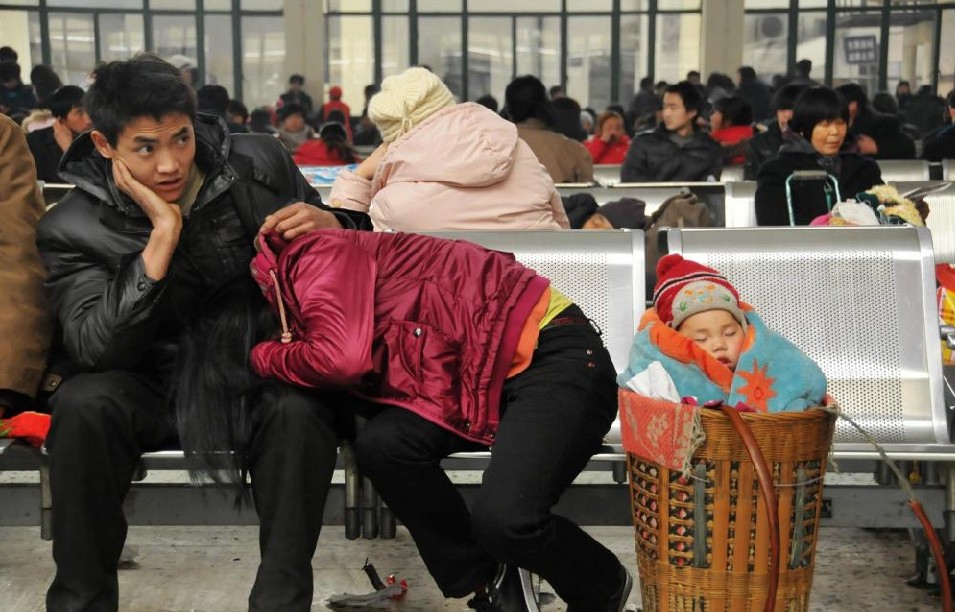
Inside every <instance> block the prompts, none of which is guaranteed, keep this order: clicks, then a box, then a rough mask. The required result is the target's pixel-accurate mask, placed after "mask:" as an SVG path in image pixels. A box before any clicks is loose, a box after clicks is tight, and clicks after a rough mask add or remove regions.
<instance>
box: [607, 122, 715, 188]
mask: <svg viewBox="0 0 955 612" xmlns="http://www.w3.org/2000/svg"><path fill="white" fill-rule="evenodd" d="M722 169H723V147H721V146H720V144H719V143H718V142H716V141H715V140H713V139H712V138H710V135H709V134H706V133H704V132H701V131H699V130H696V131H695V132H693V135H692V136H691V137H690V139H689V140H688V141H687V142H686V143H684V144H683V145H682V146H681V145H678V144H676V143H675V142H673V140H672V139H671V138H670V133H669V132H668V131H667V130H666V128H665V127H663V125H662V124H661V125H660V127H658V128H657V129H656V130H654V131H652V132H644V133H643V134H637V135H636V136H635V137H634V139H633V141H632V142H631V143H630V149H629V150H628V151H627V157H626V159H624V161H623V165H622V166H621V168H620V180H622V181H623V182H625V183H635V182H646V181H654V182H656V181H705V180H707V179H708V178H709V177H711V176H712V177H713V178H714V180H715V179H718V178H719V176H720V171H721V170H722Z"/></svg>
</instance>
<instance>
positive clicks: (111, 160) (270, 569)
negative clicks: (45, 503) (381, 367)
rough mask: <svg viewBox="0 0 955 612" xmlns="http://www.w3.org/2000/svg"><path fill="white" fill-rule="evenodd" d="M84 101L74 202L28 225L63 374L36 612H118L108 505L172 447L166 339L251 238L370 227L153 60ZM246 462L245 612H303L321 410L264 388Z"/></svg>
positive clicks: (171, 349)
mask: <svg viewBox="0 0 955 612" xmlns="http://www.w3.org/2000/svg"><path fill="white" fill-rule="evenodd" d="M95 77H96V81H95V83H94V84H93V86H92V87H91V88H90V90H89V92H88V93H87V97H86V109H87V112H88V113H89V115H90V117H91V119H92V122H93V130H92V131H91V132H89V133H87V134H84V135H83V136H81V137H80V138H79V139H77V141H76V142H74V144H73V146H72V147H71V148H70V150H69V151H68V152H67V154H66V155H65V157H64V159H63V161H62V163H61V165H60V176H61V177H63V178H64V179H65V180H67V181H70V182H72V183H74V184H75V185H76V189H75V190H73V191H72V192H71V193H70V194H69V195H67V196H66V198H64V200H63V201H61V202H60V203H59V204H58V205H57V206H56V207H55V208H54V209H52V210H51V211H50V212H49V213H48V214H47V215H46V216H45V217H44V218H43V219H42V220H41V221H40V223H39V226H38V228H37V244H38V247H39V250H40V254H41V256H42V258H43V261H44V263H45V264H46V267H47V270H48V271H49V277H48V281H47V287H48V290H49V294H50V298H51V301H52V305H53V310H54V313H55V315H56V317H57V319H58V322H59V326H60V328H61V331H62V335H61V337H60V338H59V340H60V342H61V343H62V345H63V347H64V348H65V352H66V355H65V356H66V357H67V358H68V359H69V361H70V363H71V365H72V370H73V371H74V372H76V373H75V375H73V376H72V377H68V378H67V379H66V380H65V382H63V383H62V385H61V386H60V388H59V390H58V391H57V392H56V393H55V394H54V395H53V397H52V399H51V406H52V410H53V422H52V426H51V429H50V434H49V437H48V439H47V448H48V450H49V452H50V478H51V486H52V491H53V498H54V500H55V502H54V507H53V535H54V541H53V558H54V560H55V562H56V576H55V578H54V580H53V584H52V585H51V586H50V588H49V591H48V592H47V610H48V611H50V612H65V611H67V610H69V611H71V612H94V611H95V612H101V611H104V612H105V611H110V612H112V611H115V610H117V609H118V585H117V574H116V567H117V562H118V561H119V557H120V553H121V551H122V548H123V542H124V540H125V537H126V521H125V518H124V516H123V510H122V503H123V498H124V497H125V494H126V492H127V491H128V489H129V483H130V478H131V476H132V474H133V471H134V469H135V467H136V465H137V462H138V460H139V456H140V455H141V453H143V452H146V451H152V450H157V449H160V448H165V447H168V446H170V445H175V444H176V443H177V439H178V431H177V427H176V425H175V410H174V407H173V406H172V405H171V401H170V400H169V399H168V398H169V397H170V395H171V390H172V389H174V388H175V386H176V376H175V369H176V368H175V364H176V354H177V350H178V346H179V341H180V336H181V334H182V333H183V331H184V330H185V329H186V328H187V324H188V322H190V321H191V320H192V319H194V318H195V317H196V316H197V315H198V313H201V312H202V311H203V310H204V308H203V307H204V305H205V304H206V303H207V302H208V301H209V297H210V296H211V295H213V294H214V293H215V292H216V291H217V290H218V289H219V288H221V287H222V286H223V285H226V284H227V283H228V282H229V281H230V280H234V279H236V278H238V277H241V276H243V275H244V276H246V277H249V263H250V261H251V258H252V255H253V247H252V244H253V237H254V235H255V233H256V232H257V231H258V230H259V229H260V228H269V229H275V230H277V231H279V232H281V233H282V234H283V235H284V237H285V238H286V239H288V240H294V239H295V238H296V237H298V236H300V235H302V234H304V233H306V232H308V231H310V230H313V229H318V228H325V227H346V228H365V229H367V228H370V223H369V221H368V219H367V217H366V216H364V215H362V214H354V213H351V212H346V211H335V212H332V211H330V210H329V209H327V208H326V207H324V206H322V205H321V198H320V197H319V195H318V193H317V192H316V191H315V190H314V189H313V188H311V187H310V186H309V185H308V184H307V183H306V181H305V179H304V178H303V177H302V175H301V174H300V173H299V172H298V170H297V168H296V167H295V165H294V164H293V163H292V160H291V159H290V158H289V156H288V154H287V153H286V152H285V149H284V148H283V147H282V145H281V144H280V143H279V142H277V141H276V140H275V139H274V138H270V137H268V136H260V135H253V134H250V135H238V136H235V137H231V136H230V135H229V133H228V131H227V129H226V128H225V126H224V122H223V121H222V120H220V119H217V118H214V117H208V116H205V115H197V114H196V112H195V108H196V101H195V94H194V93H193V92H192V89H191V88H190V87H189V86H188V85H187V84H186V83H185V82H184V81H183V80H182V79H181V77H180V75H179V71H178V70H176V68H175V67H173V66H172V65H171V64H168V63H166V62H164V61H162V60H160V59H159V58H157V57H155V56H151V55H140V56H137V57H135V58H133V59H131V60H128V61H118V62H111V63H109V64H105V65H103V66H101V67H100V68H98V69H97V70H96V73H95ZM272 389H273V392H271V393H269V394H263V395H262V396H261V397H260V398H259V400H258V401H257V403H256V408H255V416H254V419H253V423H252V424H251V437H250V440H251V443H250V444H249V448H248V449H247V454H245V455H244V457H242V458H241V459H238V460H239V461H242V462H244V466H245V467H247V469H248V471H249V473H250V475H251V482H252V485H251V492H252V498H253V500H254V502H255V509H256V511H257V513H258V516H259V520H260V525H261V526H260V538H259V540H260V551H261V564H260V565H259V569H258V572H257V575H256V578H255V584H254V586H253V588H252V593H251V595H250V597H249V609H250V610H255V611H264V610H268V611H270V612H273V611H289V612H291V611H296V612H305V611H307V610H309V609H311V601H312V567H311V559H312V555H313V553H314V551H315V547H316V544H317V540H318V535H319V531H320V529H321V520H322V509H323V507H324V505H325V497H326V494H327V491H328V484H329V481H330V478H331V474H332V470H333V468H334V465H335V459H336V448H337V445H338V435H337V432H336V427H335V408H334V406H333V405H332V404H331V403H329V402H328V401H326V400H325V399H323V398H322V397H321V396H318V395H316V394H314V393H309V392H307V391H303V390H300V389H296V388H292V387H289V386H279V387H273V388H272Z"/></svg>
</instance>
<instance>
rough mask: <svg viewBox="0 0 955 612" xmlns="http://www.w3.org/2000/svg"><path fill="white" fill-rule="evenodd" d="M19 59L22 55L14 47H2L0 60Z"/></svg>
mask: <svg viewBox="0 0 955 612" xmlns="http://www.w3.org/2000/svg"><path fill="white" fill-rule="evenodd" d="M18 59H20V56H19V55H17V52H16V51H14V50H13V47H7V46H3V47H0V62H5V61H7V60H11V61H14V62H15V61H17V60H18Z"/></svg>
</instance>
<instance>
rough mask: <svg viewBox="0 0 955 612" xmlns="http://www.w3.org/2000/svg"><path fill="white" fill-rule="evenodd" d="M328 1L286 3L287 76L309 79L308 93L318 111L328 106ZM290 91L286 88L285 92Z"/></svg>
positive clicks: (286, 80) (293, 0) (307, 84)
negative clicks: (326, 26) (325, 13)
mask: <svg viewBox="0 0 955 612" xmlns="http://www.w3.org/2000/svg"><path fill="white" fill-rule="evenodd" d="M324 6H325V1H324V0H285V6H284V20H285V75H284V76H283V82H284V83H286V84H287V83H288V78H289V76H291V75H293V74H300V75H302V76H303V77H305V87H304V90H305V92H306V93H308V95H310V96H311V97H312V102H313V103H314V104H315V108H316V110H318V109H319V108H321V106H322V104H324V103H325V101H326V100H325V97H326V96H325V15H324ZM286 89H287V87H285V86H283V88H282V91H285V90H286Z"/></svg>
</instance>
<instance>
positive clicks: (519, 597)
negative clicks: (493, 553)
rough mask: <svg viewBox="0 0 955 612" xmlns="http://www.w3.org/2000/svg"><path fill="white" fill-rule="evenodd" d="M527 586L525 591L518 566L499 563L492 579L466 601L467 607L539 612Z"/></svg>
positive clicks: (485, 611)
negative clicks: (482, 589)
mask: <svg viewBox="0 0 955 612" xmlns="http://www.w3.org/2000/svg"><path fill="white" fill-rule="evenodd" d="M529 587H530V585H528V589H527V590H526V591H525V589H524V585H523V584H522V582H521V575H520V570H519V569H518V568H516V567H513V566H510V565H501V566H500V567H499V568H498V571H497V575H495V576H494V580H492V581H491V583H490V584H489V585H488V586H487V588H485V589H484V591H482V592H480V593H478V594H476V595H475V596H474V597H473V598H472V599H470V600H469V601H468V607H469V608H472V609H474V610H478V612H540V608H538V607H537V603H536V602H535V601H534V594H533V592H532V591H531V590H530V588H529Z"/></svg>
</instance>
